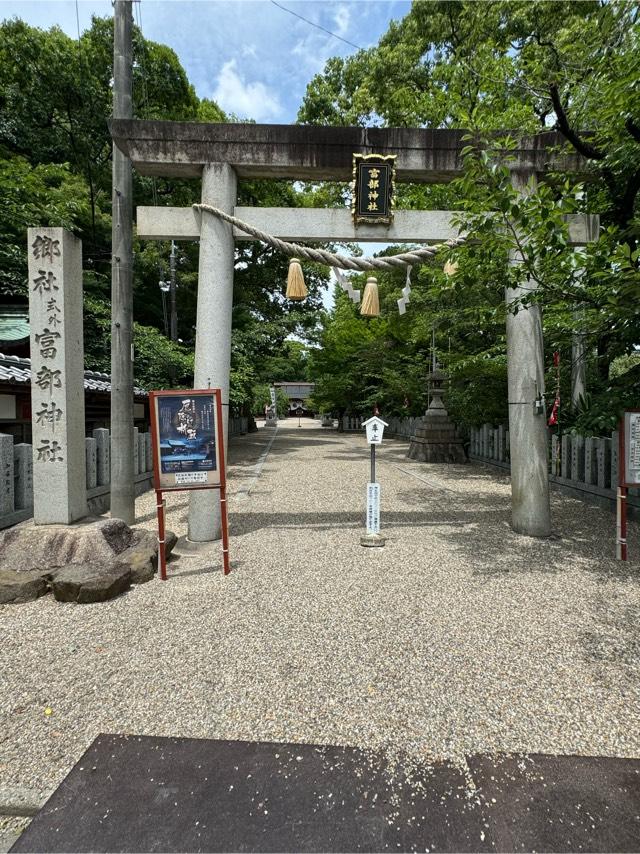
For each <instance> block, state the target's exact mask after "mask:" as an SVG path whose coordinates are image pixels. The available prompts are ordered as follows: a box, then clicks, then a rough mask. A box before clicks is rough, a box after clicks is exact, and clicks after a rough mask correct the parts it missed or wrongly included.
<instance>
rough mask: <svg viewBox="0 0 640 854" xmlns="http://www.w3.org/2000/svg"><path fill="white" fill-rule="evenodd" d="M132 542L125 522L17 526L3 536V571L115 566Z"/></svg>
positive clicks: (0, 553)
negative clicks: (115, 559)
mask: <svg viewBox="0 0 640 854" xmlns="http://www.w3.org/2000/svg"><path fill="white" fill-rule="evenodd" d="M132 540H133V532H132V530H131V528H130V527H129V526H128V525H127V524H126V523H125V522H123V521H122V519H94V518H87V519H83V520H82V521H80V522H76V523H74V524H73V525H34V524H33V522H28V523H24V524H22V525H16V526H15V527H14V528H10V529H9V530H8V531H6V532H5V533H4V534H2V535H1V536H0V568H2V569H12V570H14V571H15V572H29V571H31V570H34V569H42V570H49V569H51V568H52V567H58V566H67V565H68V564H73V563H87V562H93V563H113V562H114V560H113V559H114V558H115V557H116V556H117V555H119V554H122V552H124V551H126V550H127V549H128V548H129V546H130V545H131V543H132Z"/></svg>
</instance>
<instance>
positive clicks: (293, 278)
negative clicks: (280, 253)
mask: <svg viewBox="0 0 640 854" xmlns="http://www.w3.org/2000/svg"><path fill="white" fill-rule="evenodd" d="M308 293H309V292H308V291H307V286H306V285H305V283H304V276H303V275H302V267H301V266H300V260H299V259H298V258H291V260H290V261H289V274H288V276H287V299H291V300H303V299H304V298H305V297H306V296H307V294H308Z"/></svg>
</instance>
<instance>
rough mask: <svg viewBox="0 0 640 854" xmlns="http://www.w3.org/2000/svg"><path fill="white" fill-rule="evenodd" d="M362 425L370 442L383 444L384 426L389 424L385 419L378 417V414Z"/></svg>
mask: <svg viewBox="0 0 640 854" xmlns="http://www.w3.org/2000/svg"><path fill="white" fill-rule="evenodd" d="M362 426H363V427H364V428H365V430H366V431H367V442H368V444H369V445H381V444H382V436H383V434H384V428H385V427H388V426H389V425H388V424H387V422H386V421H383V420H382V418H378V416H377V415H374V416H373V418H369V419H367V421H364V422H363V424H362Z"/></svg>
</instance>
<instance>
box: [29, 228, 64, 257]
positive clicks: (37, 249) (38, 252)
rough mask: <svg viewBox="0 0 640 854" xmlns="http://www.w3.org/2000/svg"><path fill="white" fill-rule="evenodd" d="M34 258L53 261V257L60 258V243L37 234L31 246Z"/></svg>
mask: <svg viewBox="0 0 640 854" xmlns="http://www.w3.org/2000/svg"><path fill="white" fill-rule="evenodd" d="M31 248H32V249H33V257H34V258H48V259H49V260H50V261H53V259H54V257H56V258H59V257H60V241H59V240H54V239H53V238H51V237H49V236H48V235H46V234H45V235H42V234H38V235H36V239H35V240H34V241H33V243H32V244H31Z"/></svg>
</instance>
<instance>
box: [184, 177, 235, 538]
mask: <svg viewBox="0 0 640 854" xmlns="http://www.w3.org/2000/svg"><path fill="white" fill-rule="evenodd" d="M236 195H237V180H236V174H235V172H234V171H233V169H232V168H231V167H230V166H229V165H228V164H227V163H210V164H208V165H207V166H205V167H204V170H203V172H202V202H203V204H209V205H213V206H215V207H217V208H220V209H221V210H223V211H225V212H227V213H230V214H232V213H233V210H234V207H235V204H236ZM201 217H202V222H201V227H200V258H199V265H198V312H197V318H196V358H195V376H194V387H195V388H209V387H211V388H220V389H222V402H223V403H225V404H227V406H225V407H223V413H222V421H223V424H224V445H225V449H226V447H227V438H228V428H227V423H228V415H229V408H228V403H229V372H230V369H231V312H232V307H233V265H234V258H235V253H234V242H233V231H232V228H231V226H230V225H229V224H228V223H226V222H223V221H222V220H220V219H218V217H215V216H211V215H210V214H207V213H204V212H203V213H202V214H201ZM220 536H221V527H220V497H219V495H218V493H217V491H216V490H201V491H197V492H194V493H193V494H192V495H191V497H190V501H189V533H188V537H189V539H190V540H192V541H193V542H208V541H210V540H217V539H220Z"/></svg>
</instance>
